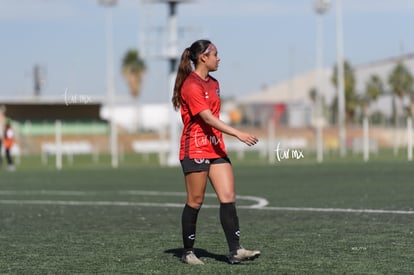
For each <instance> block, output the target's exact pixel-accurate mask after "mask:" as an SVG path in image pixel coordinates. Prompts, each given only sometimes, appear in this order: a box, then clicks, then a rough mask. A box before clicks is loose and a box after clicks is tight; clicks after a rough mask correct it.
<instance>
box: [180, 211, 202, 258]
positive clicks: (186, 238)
mask: <svg viewBox="0 0 414 275" xmlns="http://www.w3.org/2000/svg"><path fill="white" fill-rule="evenodd" d="M199 211H200V209H195V208H192V207H190V206H188V205H187V204H186V205H185V206H184V209H183V213H182V216H181V226H182V235H183V245H184V251H188V250H192V249H193V247H194V241H195V233H196V223H197V216H198V212H199Z"/></svg>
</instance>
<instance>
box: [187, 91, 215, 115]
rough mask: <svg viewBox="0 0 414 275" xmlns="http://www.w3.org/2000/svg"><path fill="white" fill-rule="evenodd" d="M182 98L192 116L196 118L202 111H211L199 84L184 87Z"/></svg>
mask: <svg viewBox="0 0 414 275" xmlns="http://www.w3.org/2000/svg"><path fill="white" fill-rule="evenodd" d="M181 97H182V99H183V100H184V102H186V104H187V106H188V109H189V110H190V113H191V115H192V116H196V115H197V114H199V113H200V112H201V111H204V110H207V109H210V107H209V105H208V103H207V101H206V99H205V95H204V91H203V88H202V87H201V86H200V85H199V84H197V83H191V84H189V85H185V86H183V89H182V90H181Z"/></svg>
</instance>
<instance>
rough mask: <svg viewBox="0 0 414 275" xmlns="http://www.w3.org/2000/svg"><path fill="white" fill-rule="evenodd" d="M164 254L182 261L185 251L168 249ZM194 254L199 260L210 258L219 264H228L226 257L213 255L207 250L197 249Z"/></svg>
mask: <svg viewBox="0 0 414 275" xmlns="http://www.w3.org/2000/svg"><path fill="white" fill-rule="evenodd" d="M164 253H168V254H172V255H173V256H174V257H177V258H179V259H181V256H182V255H183V249H182V248H173V249H168V250H165V251H164ZM194 253H195V254H196V255H197V257H199V258H210V259H214V260H216V261H219V262H227V257H226V255H220V254H215V253H211V252H208V251H207V250H205V249H200V248H195V249H194Z"/></svg>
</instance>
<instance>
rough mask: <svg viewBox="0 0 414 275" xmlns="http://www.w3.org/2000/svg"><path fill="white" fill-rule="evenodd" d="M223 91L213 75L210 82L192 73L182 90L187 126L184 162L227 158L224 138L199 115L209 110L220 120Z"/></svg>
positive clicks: (181, 151) (183, 139) (182, 109)
mask: <svg viewBox="0 0 414 275" xmlns="http://www.w3.org/2000/svg"><path fill="white" fill-rule="evenodd" d="M220 104H221V103H220V87H219V83H218V81H217V80H216V79H215V78H213V77H211V76H210V75H209V77H208V79H207V80H204V79H202V78H201V77H200V76H198V75H197V74H196V73H195V72H192V73H191V74H190V75H189V76H188V77H187V78H186V79H185V81H184V83H183V86H182V88H181V118H182V121H183V123H184V128H183V132H182V135H181V142H180V160H182V159H183V158H184V157H188V158H191V159H193V158H220V157H225V156H227V152H226V149H225V145H224V141H223V134H222V133H221V131H219V130H217V129H215V128H213V127H211V126H210V125H208V124H207V123H205V122H204V120H203V119H202V118H201V117H200V116H199V115H198V114H199V113H200V112H201V111H204V110H207V109H209V110H210V111H211V113H212V114H213V115H214V116H215V117H217V118H219V117H220Z"/></svg>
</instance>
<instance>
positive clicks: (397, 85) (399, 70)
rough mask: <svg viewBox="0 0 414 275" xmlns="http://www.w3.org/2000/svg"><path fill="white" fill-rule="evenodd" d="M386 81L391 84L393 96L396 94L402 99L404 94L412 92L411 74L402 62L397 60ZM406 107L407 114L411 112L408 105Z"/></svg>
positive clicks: (409, 94)
mask: <svg viewBox="0 0 414 275" xmlns="http://www.w3.org/2000/svg"><path fill="white" fill-rule="evenodd" d="M388 83H389V84H390V86H391V89H392V93H393V94H394V96H398V97H399V98H400V99H402V98H403V97H405V96H411V97H412V94H413V76H412V75H411V72H410V71H409V69H408V68H407V67H406V66H404V64H403V63H402V62H399V63H398V64H397V65H396V66H395V67H394V69H393V70H392V72H391V74H390V75H389V77H388ZM395 105H396V104H395V102H394V114H393V115H394V119H396V116H397V114H396V107H397V106H395ZM405 107H406V108H407V110H406V111H408V114H411V112H410V108H409V106H405Z"/></svg>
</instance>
